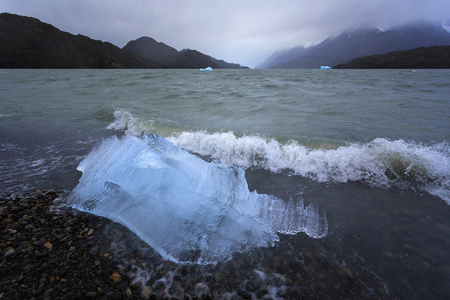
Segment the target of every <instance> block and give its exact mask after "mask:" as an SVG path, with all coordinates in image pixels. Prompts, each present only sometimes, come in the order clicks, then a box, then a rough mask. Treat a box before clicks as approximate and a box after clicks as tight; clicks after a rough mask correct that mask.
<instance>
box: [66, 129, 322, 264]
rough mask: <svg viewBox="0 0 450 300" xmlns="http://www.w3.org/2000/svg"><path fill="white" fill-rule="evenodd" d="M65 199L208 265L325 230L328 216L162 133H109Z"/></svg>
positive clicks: (170, 252)
mask: <svg viewBox="0 0 450 300" xmlns="http://www.w3.org/2000/svg"><path fill="white" fill-rule="evenodd" d="M78 170H80V171H81V172H82V173H83V174H82V176H81V178H80V181H79V184H78V185H77V186H76V187H75V188H74V190H73V191H72V192H71V193H70V194H69V196H68V198H67V203H68V205H69V206H72V207H74V208H76V209H78V210H81V211H86V212H90V213H93V214H96V215H100V216H104V217H106V218H109V219H111V220H113V221H116V222H118V223H121V224H123V225H125V226H126V227H128V228H129V229H130V230H131V231H133V232H135V233H136V234H137V235H138V236H139V237H140V238H141V239H142V240H143V241H144V242H146V243H147V244H148V245H150V246H151V247H153V248H154V249H155V250H157V251H158V252H159V253H160V254H161V255H162V256H163V257H165V258H167V259H170V260H172V261H174V262H177V263H198V264H208V263H215V262H218V261H221V260H227V259H230V258H231V257H232V256H233V254H235V253H237V252H242V251H246V250H248V249H252V248H255V247H267V246H273V245H274V243H275V242H276V241H278V240H279V237H278V234H277V233H286V234H295V233H297V232H305V233H306V234H308V235H309V236H311V237H314V238H320V237H323V236H325V235H326V234H327V230H328V224H327V221H326V216H325V214H322V215H320V214H319V211H318V208H317V206H314V205H309V206H307V207H305V206H304V205H303V201H302V200H301V199H300V200H299V199H290V200H289V201H285V200H282V199H279V198H277V197H275V196H272V195H265V194H258V193H257V192H256V191H253V192H250V191H249V189H248V185H247V181H246V179H245V172H244V170H243V169H241V168H239V167H230V166H227V165H225V164H223V163H221V162H219V161H215V162H211V163H210V162H206V161H204V160H203V159H201V158H199V157H197V156H195V155H193V154H190V153H188V152H186V151H184V150H182V149H181V148H178V147H176V146H175V145H173V144H172V143H170V142H169V141H168V140H166V139H164V138H162V137H159V136H156V135H150V136H146V135H143V136H140V137H137V136H132V135H125V136H123V137H122V138H120V139H119V138H117V137H111V138H109V139H105V140H103V141H102V142H101V143H100V144H99V145H97V146H96V147H95V148H94V149H93V150H92V151H91V152H90V153H89V154H88V155H87V156H86V157H85V158H84V160H83V161H81V163H80V164H79V166H78Z"/></svg>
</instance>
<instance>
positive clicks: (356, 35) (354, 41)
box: [267, 21, 450, 69]
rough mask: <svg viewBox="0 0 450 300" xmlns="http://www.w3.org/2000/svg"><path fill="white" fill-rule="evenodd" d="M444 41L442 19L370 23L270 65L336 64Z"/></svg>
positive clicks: (447, 38) (449, 39)
mask: <svg viewBox="0 0 450 300" xmlns="http://www.w3.org/2000/svg"><path fill="white" fill-rule="evenodd" d="M444 45H450V33H449V32H447V31H446V30H445V29H444V28H442V26H441V25H440V24H438V23H429V22H425V21H419V22H412V23H409V24H406V25H403V26H398V27H395V28H391V29H389V30H386V31H381V30H379V29H377V28H367V27H366V28H361V29H357V30H349V31H346V32H343V33H341V34H339V35H338V36H336V37H332V38H328V39H326V40H324V41H323V42H321V43H319V44H318V45H316V46H313V47H309V48H307V49H305V50H304V51H302V52H301V53H300V54H299V55H298V56H297V57H295V58H294V59H291V60H289V61H283V59H282V58H280V59H277V58H276V59H275V60H273V62H272V63H271V64H270V65H269V66H268V67H267V68H280V69H290V68H317V67H318V66H321V65H328V66H335V65H337V64H342V63H346V62H349V61H351V60H353V59H356V58H359V57H362V56H368V55H376V54H384V53H388V52H393V51H399V50H410V49H413V48H418V47H431V46H444Z"/></svg>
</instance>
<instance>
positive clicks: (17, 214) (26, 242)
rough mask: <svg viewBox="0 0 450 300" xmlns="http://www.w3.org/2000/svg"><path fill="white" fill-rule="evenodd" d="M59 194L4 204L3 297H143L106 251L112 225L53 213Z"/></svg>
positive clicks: (98, 219) (0, 288) (0, 211)
mask: <svg viewBox="0 0 450 300" xmlns="http://www.w3.org/2000/svg"><path fill="white" fill-rule="evenodd" d="M57 196H58V193H57V192H55V191H47V192H43V191H36V192H35V193H32V194H30V195H28V196H25V197H20V196H14V195H12V196H8V197H3V198H2V199H1V200H0V215H1V220H2V222H1V224H0V226H1V229H0V230H1V240H0V249H1V251H2V253H1V255H2V257H1V262H0V278H1V279H0V280H1V286H0V299H1V298H3V299H84V298H104V299H122V298H123V297H127V298H129V299H137V298H140V296H141V291H140V288H139V286H138V285H137V284H130V279H129V278H128V276H127V275H126V272H125V269H126V268H119V267H118V265H119V261H118V260H117V258H116V257H115V255H114V254H113V253H112V250H111V249H108V248H107V247H106V245H108V244H110V243H109V242H110V241H108V240H107V236H106V235H104V234H103V232H104V229H105V227H106V226H107V225H108V224H109V223H111V221H109V220H107V219H105V218H101V217H97V216H93V215H89V214H85V213H79V212H76V211H73V210H70V209H61V210H54V209H52V207H53V205H54V201H55V199H56V198H57ZM130 255H132V253H130ZM136 258H138V256H137V257H136ZM149 296H150V295H149Z"/></svg>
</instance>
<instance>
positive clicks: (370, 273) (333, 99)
mask: <svg viewBox="0 0 450 300" xmlns="http://www.w3.org/2000/svg"><path fill="white" fill-rule="evenodd" d="M448 82H450V72H449V71H448V70H416V71H414V70H353V71H350V70H214V71H213V72H199V71H197V70H1V71H0V155H1V156H0V168H1V170H2V172H1V173H0V183H1V187H0V190H1V191H2V193H3V194H4V193H10V192H13V193H20V192H23V191H26V190H32V189H36V188H60V189H65V190H66V191H67V193H70V191H71V190H72V189H73V188H74V187H75V186H76V185H77V183H78V180H79V179H80V176H81V172H79V171H77V166H78V164H79V163H80V162H81V161H82V160H83V159H84V158H85V157H86V156H87V154H88V153H90V152H91V149H92V148H93V147H94V146H95V145H97V144H98V143H99V141H100V140H101V139H108V138H110V137H111V136H118V137H119V138H120V137H121V136H124V135H125V136H133V137H134V138H136V139H137V140H139V139H141V138H142V136H141V134H142V133H144V134H150V133H155V134H157V135H159V136H161V137H163V138H165V139H167V140H168V141H170V143H172V144H173V145H175V146H178V147H181V148H182V149H184V150H186V151H188V152H190V153H192V154H194V155H197V156H199V157H200V158H201V159H202V160H204V161H206V162H207V163H210V162H211V163H213V164H217V163H220V164H226V165H228V166H233V167H237V168H240V169H242V170H244V171H245V180H246V181H247V183H246V184H247V185H248V189H249V191H250V192H254V193H257V194H265V195H270V197H273V198H274V199H279V200H280V201H285V202H286V203H289V202H290V201H291V202H292V201H294V203H297V204H296V205H294V206H293V207H299V205H300V203H301V204H302V205H303V204H304V205H305V206H304V207H307V206H308V205H313V206H314V207H317V208H318V211H320V214H325V215H326V219H327V223H328V232H327V234H326V236H325V237H321V238H319V239H316V238H312V237H310V236H308V235H306V234H305V233H303V232H300V233H297V234H294V235H285V234H283V233H277V235H278V238H277V240H278V241H277V242H276V243H275V246H274V247H268V248H265V247H262V248H261V247H259V248H258V247H254V248H253V250H252V249H250V250H249V249H248V248H247V247H243V248H242V249H245V250H243V251H242V252H241V254H239V255H238V256H237V257H236V258H234V259H232V260H231V261H227V262H223V263H222V262H220V263H219V264H218V265H216V267H214V264H213V265H196V267H195V268H197V271H198V273H199V274H203V273H202V272H214V271H217V272H219V273H220V274H222V276H218V277H217V278H221V279H220V280H221V281H222V282H221V284H222V286H223V288H222V290H221V292H216V293H219V294H220V295H222V296H223V295H224V293H225V290H227V289H228V290H227V293H228V292H229V293H230V294H229V295H235V296H236V295H238V294H236V293H237V291H236V290H233V289H232V288H231V285H232V284H231V283H233V282H234V281H233V280H234V279H233V278H234V277H233V276H237V275H236V274H237V272H238V270H239V278H243V279H242V280H240V282H241V283H242V282H246V280H247V281H248V283H251V286H248V284H243V286H240V287H239V289H241V290H246V292H247V293H249V295H251V296H253V297H256V298H258V297H262V295H264V293H262V292H261V291H260V292H257V291H256V290H259V288H260V286H266V288H265V290H266V291H267V293H266V295H272V297H285V298H289V297H290V296H292V297H293V296H294V295H297V296H298V295H299V293H300V294H303V295H304V296H308V297H312V296H314V295H316V296H317V297H319V298H324V297H328V298H345V297H350V298H354V297H357V298H396V297H399V298H442V299H444V298H447V297H449V296H450V288H449V286H448V282H449V280H450V255H449V254H448V249H450V247H449V246H450V244H449V239H448V236H449V233H450V221H449V220H450V218H449V213H450V209H449V203H450V183H449V175H450V151H449V144H448V141H449V140H450V99H449V96H448V95H450V86H449V84H448ZM135 146H136V145H134V146H130V147H135ZM123 151H124V153H127V151H126V149H125V150H123ZM143 151H147V150H143ZM128 154H129V153H128ZM169 154H170V153H169ZM93 155H97V154H95V153H94V152H91V156H93ZM164 155H167V153H165V154H164ZM138 157H140V156H139V155H138ZM169 157H170V155H169ZM146 158H148V157H146ZM133 159H135V158H131V161H135V160H133ZM106 161H107V163H108V164H111V165H112V166H113V167H117V164H115V163H114V161H117V160H114V161H110V160H109V161H108V160H106ZM147 162H149V164H150V165H152V166H153V165H154V164H155V161H154V160H147ZM85 164H86V163H85ZM141 167H142V166H141ZM194 170H195V171H196V172H197V171H198V170H197V169H196V167H195V166H194V169H193V171H192V172H193V173H194ZM123 172H124V171H123V170H122V171H121V170H117V173H116V175H111V176H118V177H120V174H121V173H123ZM188 172H189V171H188ZM130 178H131V177H130ZM143 180H144V181H145V178H143ZM222 183H223V182H222ZM114 184H118V183H117V182H115V183H114ZM109 186H110V187H111V186H112V185H109ZM169 186H172V187H173V186H175V187H176V186H179V184H174V185H172V184H170V185H169ZM127 188H129V187H127ZM173 189H174V188H172V189H171V190H170V193H173V194H176V193H177V191H175V190H173ZM175 189H176V188H175ZM111 191H112V193H114V191H115V190H114V189H109V192H111ZM159 192H160V191H159ZM86 197H89V195H86ZM144 198H145V195H144ZM203 207H204V206H203ZM286 207H288V206H286ZM302 207H303V206H302ZM263 211H266V210H263ZM267 211H269V210H267ZM255 220H257V219H255ZM123 223H126V222H123ZM202 226H203V225H201V226H199V227H202ZM250 248H251V247H250ZM238 252H239V251H238ZM225 256H226V257H228V256H227V255H225ZM243 256H244V257H245V259H243ZM242 261H244V262H242ZM223 264H225V265H223ZM227 264H228V265H227ZM230 264H231V265H233V266H234V267H233V268H235V270H234V272H231V271H230V269H229V268H228V267H226V266H229V265H230ZM214 268H215V269H214ZM236 268H237V270H236ZM197 271H196V272H197ZM155 276H156V275H155ZM200 277H201V276H200ZM152 278H153V277H152V276H150V277H149V278H148V282H149V283H148V284H149V285H151V284H152V280H153V282H155V281H156V280H157V279H156V278H153V279H152ZM158 279H160V278H158ZM169 279H170V278H168V279H167V280H169ZM172 279H173V278H172ZM199 280H200V279H199ZM215 280H216V279H215ZM202 284H205V285H209V288H211V289H213V288H212V286H213V282H208V280H206V279H204V280H203V281H202ZM241 285H242V284H241ZM226 287H228V288H226ZM294 291H296V292H294ZM168 293H169V294H171V291H170V289H169V290H168ZM177 293H178V294H177ZM233 293H235V294H233ZM219 294H216V295H217V296H218V295H219ZM171 295H175V296H177V295H178V296H180V294H179V292H175V290H174V289H172V294H171ZM227 295H228V294H227ZM241 296H242V293H241ZM230 297H232V296H230Z"/></svg>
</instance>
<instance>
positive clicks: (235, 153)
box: [109, 110, 450, 204]
mask: <svg viewBox="0 0 450 300" xmlns="http://www.w3.org/2000/svg"><path fill="white" fill-rule="evenodd" d="M109 129H116V130H121V131H124V132H126V133H127V134H133V135H138V134H140V133H142V132H153V131H158V128H157V126H155V124H154V123H153V122H152V121H144V120H141V119H139V118H136V117H134V116H133V115H131V114H130V113H129V112H126V111H120V110H118V111H116V112H115V121H114V122H113V123H111V124H110V125H109ZM167 139H168V140H169V141H171V142H172V143H173V144H175V145H177V146H178V147H181V148H182V149H184V150H187V151H189V152H192V153H196V154H199V155H202V156H209V157H211V158H213V159H220V160H221V161H222V162H224V163H226V164H228V165H235V166H239V167H241V168H243V169H248V168H260V169H264V170H268V171H271V172H281V171H284V170H287V171H290V172H292V173H293V174H295V175H299V176H304V177H307V178H310V179H312V180H317V181H319V182H340V183H345V182H348V181H359V182H363V183H366V184H369V185H370V186H373V187H381V188H389V187H391V186H398V187H401V188H412V189H418V190H422V191H426V192H428V193H430V194H432V195H435V196H438V197H440V198H441V199H443V200H445V201H446V202H447V203H448V204H450V145H449V144H448V143H447V142H441V143H434V144H423V143H420V142H406V141H404V140H394V141H392V140H388V139H385V138H377V139H374V140H373V141H371V142H368V143H348V144H347V145H343V146H335V147H334V148H333V149H328V148H327V149H324V148H311V147H307V146H305V145H302V144H300V143H299V142H297V141H295V140H290V141H288V142H286V143H280V142H279V141H277V140H275V139H268V138H264V137H261V136H256V135H244V136H237V135H236V134H234V133H233V132H215V133H209V132H206V131H197V132H186V131H180V132H178V133H177V132H175V133H174V132H173V131H172V132H171V133H170V134H168V137H167Z"/></svg>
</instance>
